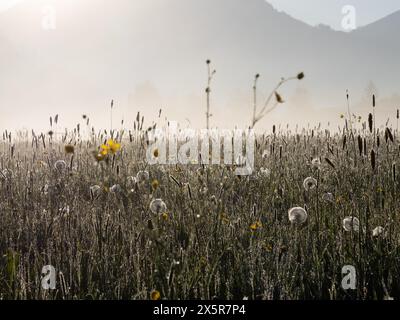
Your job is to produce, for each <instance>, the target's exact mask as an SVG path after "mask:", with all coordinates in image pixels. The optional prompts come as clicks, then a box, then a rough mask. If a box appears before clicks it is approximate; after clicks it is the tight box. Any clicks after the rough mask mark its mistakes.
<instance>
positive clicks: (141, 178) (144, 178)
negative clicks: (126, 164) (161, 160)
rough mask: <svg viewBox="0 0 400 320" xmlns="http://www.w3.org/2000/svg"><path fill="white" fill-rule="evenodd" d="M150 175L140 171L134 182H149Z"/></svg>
mask: <svg viewBox="0 0 400 320" xmlns="http://www.w3.org/2000/svg"><path fill="white" fill-rule="evenodd" d="M149 178H150V175H149V172H148V171H145V170H140V171H139V172H138V173H137V174H136V181H137V182H139V183H140V182H145V181H147V180H149Z"/></svg>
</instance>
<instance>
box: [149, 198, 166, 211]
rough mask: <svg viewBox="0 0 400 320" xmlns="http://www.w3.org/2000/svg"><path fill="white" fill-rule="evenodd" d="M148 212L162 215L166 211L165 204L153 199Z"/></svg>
mask: <svg viewBox="0 0 400 320" xmlns="http://www.w3.org/2000/svg"><path fill="white" fill-rule="evenodd" d="M150 210H151V212H153V213H154V214H162V213H165V212H166V211H167V206H166V204H165V202H164V201H162V200H161V199H154V200H153V201H152V202H151V203H150Z"/></svg>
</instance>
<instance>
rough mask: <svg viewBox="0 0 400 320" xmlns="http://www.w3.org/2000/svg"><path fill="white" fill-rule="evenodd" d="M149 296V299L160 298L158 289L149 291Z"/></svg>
mask: <svg viewBox="0 0 400 320" xmlns="http://www.w3.org/2000/svg"><path fill="white" fill-rule="evenodd" d="M150 298H151V300H160V298H161V294H160V291H157V290H153V291H152V292H151V293H150Z"/></svg>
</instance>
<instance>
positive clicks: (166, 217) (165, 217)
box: [161, 212, 168, 220]
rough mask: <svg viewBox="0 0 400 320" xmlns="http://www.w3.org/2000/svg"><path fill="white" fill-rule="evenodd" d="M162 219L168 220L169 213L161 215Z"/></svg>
mask: <svg viewBox="0 0 400 320" xmlns="http://www.w3.org/2000/svg"><path fill="white" fill-rule="evenodd" d="M161 218H163V219H164V220H168V213H166V212H164V213H163V214H162V215H161Z"/></svg>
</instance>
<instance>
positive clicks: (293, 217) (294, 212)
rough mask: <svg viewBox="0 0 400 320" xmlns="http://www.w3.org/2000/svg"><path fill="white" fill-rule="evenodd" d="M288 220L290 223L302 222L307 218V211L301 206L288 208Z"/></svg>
mask: <svg viewBox="0 0 400 320" xmlns="http://www.w3.org/2000/svg"><path fill="white" fill-rule="evenodd" d="M288 215H289V221H290V223H292V224H298V225H299V224H303V223H304V222H306V220H307V212H306V210H304V209H303V208H301V207H295V208H292V209H290V210H289V212H288Z"/></svg>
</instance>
